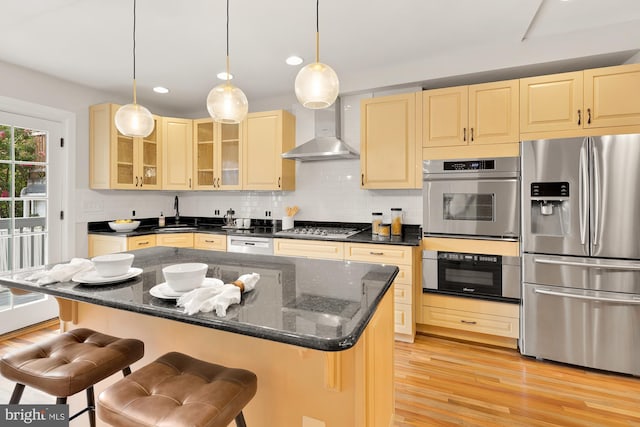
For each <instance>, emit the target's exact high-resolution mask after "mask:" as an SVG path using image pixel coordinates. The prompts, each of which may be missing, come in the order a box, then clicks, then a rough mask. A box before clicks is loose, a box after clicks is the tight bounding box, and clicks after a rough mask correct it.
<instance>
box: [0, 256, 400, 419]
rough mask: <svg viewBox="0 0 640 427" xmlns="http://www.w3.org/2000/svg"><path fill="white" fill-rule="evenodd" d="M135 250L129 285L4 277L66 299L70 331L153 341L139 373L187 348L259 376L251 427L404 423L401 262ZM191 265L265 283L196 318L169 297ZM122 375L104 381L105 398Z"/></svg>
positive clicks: (249, 413) (211, 274) (227, 279)
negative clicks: (397, 411) (398, 398)
mask: <svg viewBox="0 0 640 427" xmlns="http://www.w3.org/2000/svg"><path fill="white" fill-rule="evenodd" d="M131 253H133V254H135V259H134V262H133V267H135V268H137V269H141V270H142V272H141V273H139V274H137V275H136V276H135V277H132V278H129V279H128V280H126V281H124V282H119V283H77V282H74V281H69V282H62V283H60V282H58V283H53V284H50V285H46V286H39V285H36V284H34V283H33V282H30V281H26V280H24V279H25V277H26V275H25V274H24V273H22V274H21V273H17V274H14V275H12V276H5V277H3V278H0V283H1V284H3V285H5V286H9V287H13V288H19V289H22V290H26V291H36V292H41V293H46V294H49V295H52V296H54V297H56V298H57V300H58V302H59V304H60V308H61V310H60V313H61V319H62V320H63V327H64V329H74V328H77V327H87V328H91V329H94V330H97V331H100V332H103V333H107V334H113V335H117V336H121V337H131V338H138V339H140V340H142V341H144V344H145V355H144V357H143V359H141V360H140V361H139V362H138V363H136V364H134V365H133V366H132V369H133V370H134V371H135V370H136V368H139V367H141V366H143V365H145V364H147V363H149V362H150V361H152V360H154V359H155V358H157V357H158V356H160V355H162V354H164V353H166V352H170V351H180V352H183V353H186V354H189V355H190V356H192V357H196V358H199V359H202V360H206V361H208V362H212V363H217V364H221V365H225V366H229V367H237V368H243V369H247V370H250V371H252V372H254V373H255V374H256V375H257V377H258V391H257V394H256V396H255V398H254V399H253V400H252V401H251V402H250V403H249V404H248V405H247V407H246V408H245V410H244V412H245V417H246V419H247V425H249V426H276V425H277V426H302V427H320V426H325V427H331V426H334V427H341V426H389V425H390V424H391V423H392V420H393V413H394V393H393V337H394V331H393V327H394V321H393V314H394V313H393V292H389V290H392V284H393V280H394V278H395V276H396V275H397V273H398V268H397V267H395V266H390V265H377V264H366V263H359V262H343V261H329V260H314V259H307V258H293V257H274V256H262V255H246V254H234V253H225V252H212V251H204V250H196V249H184V248H172V247H155V248H149V249H142V250H137V251H132V252H131ZM185 262H202V263H206V264H207V265H208V272H207V277H208V278H218V279H220V280H222V281H223V282H224V283H232V282H233V281H235V280H237V279H238V277H240V276H241V275H243V274H250V273H258V274H259V275H260V280H259V281H258V282H257V284H256V286H255V289H254V290H252V291H250V292H246V293H244V294H243V295H242V300H241V302H240V304H234V305H231V306H229V308H228V310H227V313H226V316H224V317H218V316H217V315H216V313H215V310H214V311H213V312H208V313H196V314H193V315H189V314H186V313H184V309H183V308H180V307H177V306H176V298H175V296H169V295H164V294H162V293H158V287H159V285H161V284H162V283H163V282H164V277H163V274H162V268H163V267H166V266H168V265H172V264H178V263H185ZM50 267H51V266H49V267H48V268H50ZM113 381H115V379H111V378H109V379H107V380H105V381H103V382H101V383H99V384H98V385H97V386H96V393H100V392H101V391H102V390H103V389H104V388H106V387H107V386H108V385H109V384H110V383H111V382H113ZM70 404H71V405H72V406H73V405H74V399H70ZM72 410H73V408H72Z"/></svg>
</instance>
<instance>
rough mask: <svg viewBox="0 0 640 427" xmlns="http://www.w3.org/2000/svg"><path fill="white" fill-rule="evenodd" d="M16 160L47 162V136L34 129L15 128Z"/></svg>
mask: <svg viewBox="0 0 640 427" xmlns="http://www.w3.org/2000/svg"><path fill="white" fill-rule="evenodd" d="M14 141H15V142H14V144H15V160H16V161H22V162H46V161H47V134H46V133H45V132H42V131H38V130H33V129H22V128H14Z"/></svg>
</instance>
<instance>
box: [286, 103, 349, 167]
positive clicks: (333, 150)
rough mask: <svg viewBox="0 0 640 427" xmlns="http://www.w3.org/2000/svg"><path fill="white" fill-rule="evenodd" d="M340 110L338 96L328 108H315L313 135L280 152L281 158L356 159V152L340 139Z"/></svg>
mask: <svg viewBox="0 0 640 427" xmlns="http://www.w3.org/2000/svg"><path fill="white" fill-rule="evenodd" d="M340 112H341V108H340V98H338V99H336V102H334V103H333V105H332V106H331V107H329V108H324V109H320V110H315V111H314V115H315V116H314V119H315V137H314V138H313V139H311V140H309V141H307V142H305V143H303V144H301V145H299V146H297V147H296V148H294V149H293V150H290V151H287V152H286V153H282V158H284V159H293V160H299V161H301V162H308V161H318V160H335V159H358V158H359V157H360V155H359V154H358V152H357V151H355V150H354V149H353V148H351V147H350V146H349V145H348V144H347V143H345V142H344V141H342V140H341V139H340Z"/></svg>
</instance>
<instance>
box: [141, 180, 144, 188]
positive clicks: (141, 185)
mask: <svg viewBox="0 0 640 427" xmlns="http://www.w3.org/2000/svg"><path fill="white" fill-rule="evenodd" d="M143 182H144V181H143V179H142V177H140V188H142V183H143Z"/></svg>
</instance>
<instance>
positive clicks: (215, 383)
mask: <svg viewBox="0 0 640 427" xmlns="http://www.w3.org/2000/svg"><path fill="white" fill-rule="evenodd" d="M257 384H258V380H257V377H256V375H255V374H254V373H253V372H250V371H247V370H244V369H233V368H226V367H224V366H220V365H214V364H213V363H208V362H204V361H202V360H198V359H194V358H193V357H190V356H187V355H185V354H182V353H176V352H172V353H167V354H165V355H163V356H161V357H159V358H158V359H156V360H155V361H153V362H151V363H150V364H148V365H146V366H143V367H142V368H141V369H139V370H137V371H134V372H133V373H132V374H131V375H129V376H127V377H125V378H123V379H121V380H119V381H118V382H117V383H115V384H113V385H111V386H110V387H108V388H107V389H106V390H104V391H103V392H102V393H100V396H98V417H99V418H100V419H101V420H103V421H105V422H106V423H108V424H111V425H114V426H124V425H126V426H129V427H133V426H141V427H142V426H159V425H162V426H171V427H180V426H189V427H201V426H202V427H204V426H206V427H227V426H228V425H229V423H230V422H231V421H233V420H234V419H235V422H236V425H237V426H238V427H246V423H245V420H244V416H243V415H242V410H243V408H244V407H245V405H246V404H247V403H249V401H250V400H251V399H252V398H253V396H254V395H255V394H256V390H257Z"/></svg>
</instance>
